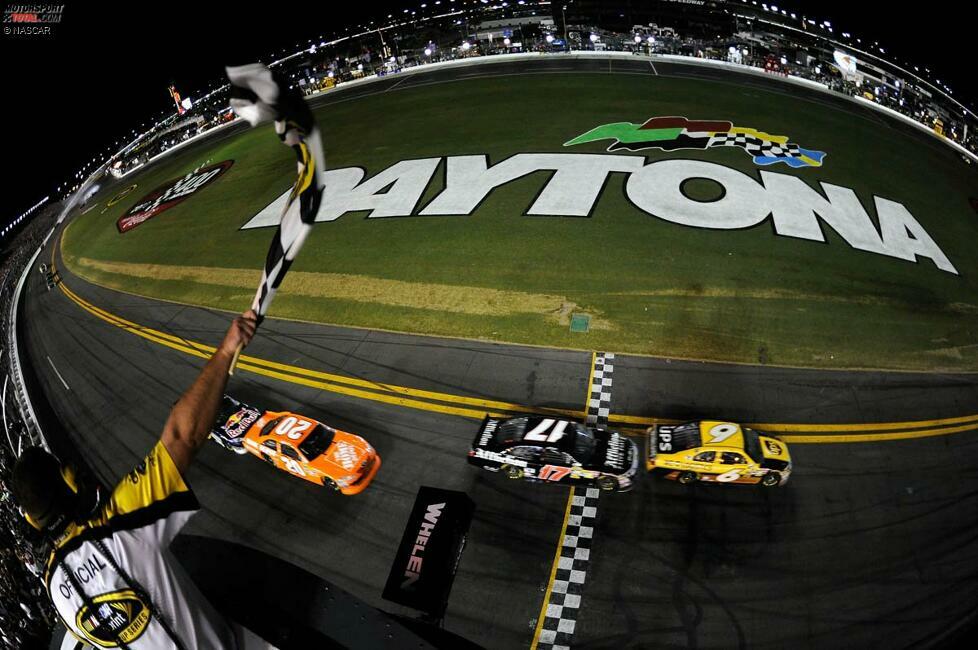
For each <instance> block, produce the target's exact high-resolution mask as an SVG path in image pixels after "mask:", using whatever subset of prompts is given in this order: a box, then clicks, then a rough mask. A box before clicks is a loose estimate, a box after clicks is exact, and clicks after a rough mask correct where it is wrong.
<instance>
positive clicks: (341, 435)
mask: <svg viewBox="0 0 978 650" xmlns="http://www.w3.org/2000/svg"><path fill="white" fill-rule="evenodd" d="M373 451H374V450H373V447H371V446H370V444H369V443H368V442H367V441H366V440H364V439H363V438H361V437H360V436H355V435H353V434H352V433H346V432H345V431H338V430H337V431H336V433H335V434H334V436H333V443H332V444H331V445H330V446H329V447H328V448H327V449H326V451H324V452H323V453H321V454H320V455H319V456H316V457H315V458H313V459H312V460H310V461H309V464H310V465H312V466H313V467H315V468H317V469H319V470H322V471H324V472H327V473H329V474H337V473H340V474H348V473H350V472H357V471H359V469H360V466H361V465H362V464H363V461H365V460H367V458H368V457H369V456H370V455H371V454H373Z"/></svg>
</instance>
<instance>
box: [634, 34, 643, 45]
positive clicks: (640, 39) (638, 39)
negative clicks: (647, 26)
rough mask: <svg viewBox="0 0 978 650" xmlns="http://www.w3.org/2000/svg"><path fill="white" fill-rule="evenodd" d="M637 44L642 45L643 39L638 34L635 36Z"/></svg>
mask: <svg viewBox="0 0 978 650" xmlns="http://www.w3.org/2000/svg"><path fill="white" fill-rule="evenodd" d="M635 42H636V43H641V42H642V37H641V36H639V35H638V34H635Z"/></svg>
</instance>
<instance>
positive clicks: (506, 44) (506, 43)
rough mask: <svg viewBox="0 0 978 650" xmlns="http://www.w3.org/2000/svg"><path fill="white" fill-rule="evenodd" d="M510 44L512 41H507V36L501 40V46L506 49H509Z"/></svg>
mask: <svg viewBox="0 0 978 650" xmlns="http://www.w3.org/2000/svg"><path fill="white" fill-rule="evenodd" d="M510 43H512V41H510V40H509V37H508V36H507V37H506V38H504V39H503V45H505V46H506V47H509V45H510Z"/></svg>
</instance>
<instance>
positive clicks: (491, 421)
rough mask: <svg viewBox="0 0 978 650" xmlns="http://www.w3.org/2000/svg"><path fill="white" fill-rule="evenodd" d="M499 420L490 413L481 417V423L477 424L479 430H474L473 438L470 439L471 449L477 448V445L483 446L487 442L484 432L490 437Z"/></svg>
mask: <svg viewBox="0 0 978 650" xmlns="http://www.w3.org/2000/svg"><path fill="white" fill-rule="evenodd" d="M499 422H500V421H499V420H498V419H496V418H494V417H492V416H491V415H486V417H484V418H482V424H480V425H479V430H478V431H476V432H475V438H474V439H473V440H472V449H478V448H479V447H483V448H485V446H486V443H487V442H488V439H487V438H486V434H488V435H489V437H491V436H492V433H493V432H494V431H495V430H496V426H497V425H498V424H499ZM487 428H488V429H489V430H488V431H487V430H486V429H487Z"/></svg>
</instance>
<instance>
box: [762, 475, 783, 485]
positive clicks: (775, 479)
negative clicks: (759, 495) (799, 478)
mask: <svg viewBox="0 0 978 650" xmlns="http://www.w3.org/2000/svg"><path fill="white" fill-rule="evenodd" d="M779 483H781V475H780V474H778V473H777V472H768V473H767V474H765V475H764V478H762V479H761V485H763V486H764V487H774V486H775V485H778V484H779Z"/></svg>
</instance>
